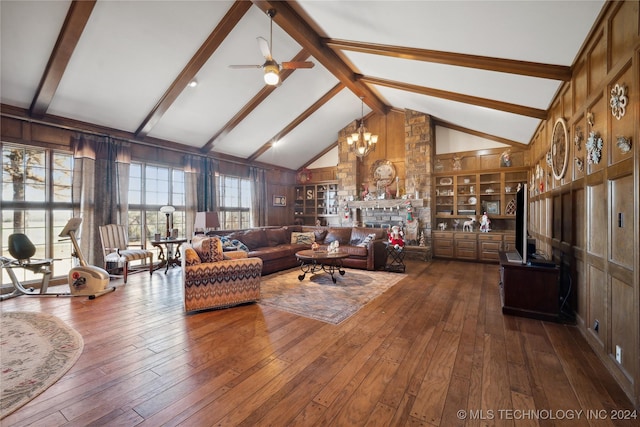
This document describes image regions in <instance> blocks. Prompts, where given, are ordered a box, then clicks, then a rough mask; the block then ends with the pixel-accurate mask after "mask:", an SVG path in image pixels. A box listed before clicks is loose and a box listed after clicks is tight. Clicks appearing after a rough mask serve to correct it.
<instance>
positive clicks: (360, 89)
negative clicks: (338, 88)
mask: <svg viewBox="0 0 640 427" xmlns="http://www.w3.org/2000/svg"><path fill="white" fill-rule="evenodd" d="M252 2H253V4H255V5H256V6H257V7H259V8H260V9H261V10H263V11H264V12H265V13H266V12H267V10H269V9H275V10H276V15H275V16H274V18H273V20H274V22H275V23H276V24H278V26H279V27H280V28H282V29H283V30H284V31H285V32H286V33H287V34H289V36H290V37H291V38H293V39H294V40H295V41H296V42H297V43H298V44H299V45H300V46H302V47H303V48H304V49H306V50H307V51H308V52H309V53H310V54H311V56H313V57H314V58H315V59H316V60H317V61H319V62H320V63H321V64H322V65H323V66H324V67H325V68H326V69H327V70H329V72H330V73H332V74H333V75H334V76H336V78H337V79H338V80H340V82H342V84H344V85H345V86H346V87H347V88H349V90H351V91H352V92H353V93H354V94H356V95H357V96H358V97H364V103H365V104H367V105H368V106H369V107H370V108H371V109H372V110H373V111H375V112H376V113H379V114H383V115H385V114H387V112H388V111H389V106H388V105H386V104H385V103H384V102H383V101H382V100H381V99H380V98H379V97H378V95H377V94H376V93H375V92H373V91H372V90H371V89H370V88H369V87H367V85H365V84H361V83H360V82H358V80H357V78H356V74H355V73H354V72H353V70H352V69H351V68H350V67H349V66H348V65H347V64H345V63H344V61H342V59H340V57H339V56H338V55H337V54H336V53H335V52H334V51H333V50H331V49H330V48H328V47H327V46H325V44H324V43H323V38H322V37H320V35H319V34H318V33H317V32H316V31H315V30H314V29H313V27H312V26H311V24H309V23H308V22H307V21H305V20H304V19H303V18H302V17H301V16H300V14H298V12H297V11H296V10H294V9H293V7H292V6H291V5H290V4H289V2H286V1H265V0H252Z"/></svg>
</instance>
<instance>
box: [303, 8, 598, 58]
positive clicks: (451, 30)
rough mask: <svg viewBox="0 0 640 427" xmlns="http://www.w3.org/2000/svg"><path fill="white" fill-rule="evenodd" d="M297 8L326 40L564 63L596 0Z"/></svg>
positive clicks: (588, 24)
mask: <svg viewBox="0 0 640 427" xmlns="http://www.w3.org/2000/svg"><path fill="white" fill-rule="evenodd" d="M298 3H300V4H301V5H302V7H303V8H304V9H305V11H306V12H307V13H308V14H309V15H310V16H311V17H312V18H313V20H314V21H315V22H316V23H317V24H318V25H319V26H320V27H321V28H322V29H323V30H324V31H325V32H326V34H327V35H328V36H329V37H331V38H334V39H345V40H355V41H364V42H367V43H379V44H388V45H395V46H405V47H417V48H422V49H433V50H440V51H447V52H457V53H466V54H473V55H483V56H491V57H496V58H511V59H519V60H523V61H533V62H541V63H547V64H560V65H571V63H572V61H573V59H574V57H575V54H576V53H577V51H578V49H579V48H580V46H581V45H582V42H583V41H584V39H585V37H586V35H587V34H588V32H589V30H590V29H591V26H592V24H593V22H594V21H595V18H596V17H597V16H598V13H599V12H600V9H602V4H603V3H604V1H601V0H596V1H315V0H302V1H299V2H298ZM559 34H562V37H559V36H558V35H559Z"/></svg>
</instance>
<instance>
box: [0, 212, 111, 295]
mask: <svg viewBox="0 0 640 427" xmlns="http://www.w3.org/2000/svg"><path fill="white" fill-rule="evenodd" d="M81 223H82V218H71V219H70V220H69V221H68V222H67V224H66V225H65V226H64V229H63V230H62V232H61V233H60V234H59V237H62V238H69V239H71V244H72V245H73V252H72V253H71V256H73V257H75V258H77V259H78V261H79V264H80V265H79V266H76V267H73V268H71V269H70V270H69V275H68V280H69V282H68V283H69V289H70V290H71V292H62V293H48V292H47V289H48V287H49V279H50V278H51V272H52V271H51V266H52V265H53V261H55V259H53V258H47V259H41V260H31V257H32V256H33V255H34V254H35V253H36V247H35V246H34V245H33V243H31V240H29V238H28V237H27V236H26V235H25V234H22V233H14V234H12V235H10V236H9V253H10V254H11V256H13V257H14V258H15V259H10V258H6V257H0V264H1V266H2V268H5V269H7V273H8V275H9V278H10V279H11V283H12V284H13V287H14V290H13V292H11V293H10V294H6V295H2V296H0V301H4V300H6V299H9V298H14V297H18V296H21V295H27V296H55V297H61V296H73V297H80V296H86V297H89V299H95V298H97V297H99V296H102V295H104V294H106V293H109V292H113V291H115V290H116V287H115V286H111V287H108V285H109V273H107V272H106V270H104V269H102V268H100V267H96V266H93V265H88V264H87V261H86V260H85V259H84V256H83V255H82V251H81V250H80V246H79V245H78V240H77V238H76V231H78V228H79V227H80V224H81ZM15 268H24V269H27V270H29V271H31V272H33V273H36V274H42V281H41V282H40V290H39V292H37V291H36V290H35V289H34V288H33V287H31V288H25V287H24V286H23V285H22V283H20V281H19V280H18V278H17V277H16V274H15V272H14V271H13V270H14V269H15Z"/></svg>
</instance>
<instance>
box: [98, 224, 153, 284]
mask: <svg viewBox="0 0 640 427" xmlns="http://www.w3.org/2000/svg"><path fill="white" fill-rule="evenodd" d="M98 228H99V230H100V240H101V241H102V254H103V256H104V268H105V270H107V271H108V270H109V269H108V268H107V263H110V262H112V263H118V264H123V265H124V267H123V274H124V283H127V276H128V275H129V263H130V262H131V261H136V260H146V259H147V258H148V259H149V274H153V252H151V251H149V250H147V249H143V248H142V247H132V246H130V245H129V238H128V236H127V227H126V226H124V225H118V224H108V225H101V226H99V227H98Z"/></svg>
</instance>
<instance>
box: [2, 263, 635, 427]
mask: <svg viewBox="0 0 640 427" xmlns="http://www.w3.org/2000/svg"><path fill="white" fill-rule="evenodd" d="M407 264H408V268H407V272H408V276H407V277H406V278H405V279H404V280H402V281H401V282H400V283H399V284H397V285H395V286H394V287H392V288H391V289H390V290H389V291H387V292H386V293H385V294H383V295H382V296H380V297H378V298H377V299H375V300H374V301H372V302H371V303H370V304H368V305H367V306H366V307H364V308H363V309H362V310H361V311H360V312H358V313H357V314H356V315H354V316H352V317H351V318H349V319H348V320H346V321H345V322H343V323H342V324H341V325H338V326H335V325H330V324H325V323H322V322H319V321H316V320H311V319H307V318H304V317H299V316H296V315H293V314H289V313H286V312H282V311H278V310H275V309H272V308H269V307H265V306H261V305H260V304H251V305H245V306H240V307H236V308H231V309H226V310H218V311H208V312H202V313H197V314H191V315H185V314H184V312H183V307H182V291H181V283H180V274H181V271H180V268H174V269H171V270H169V272H168V274H166V275H165V274H164V272H163V271H158V272H155V273H154V274H153V276H151V277H150V276H149V275H148V274H145V273H140V274H135V275H131V276H130V277H129V280H128V283H127V285H123V284H122V283H121V280H120V281H118V282H115V283H116V284H117V285H118V290H117V291H116V292H113V293H111V294H107V295H106V296H103V297H100V298H98V299H95V300H88V299H87V298H83V297H77V298H35V297H25V296H22V297H19V298H14V299H11V300H7V301H4V302H2V303H0V309H1V310H3V311H43V312H47V313H51V314H54V315H56V316H58V317H60V318H62V319H63V320H65V321H66V322H67V323H68V324H69V325H71V326H72V327H74V328H75V329H76V330H78V331H79V332H80V333H81V334H82V336H83V338H84V342H85V347H84V352H83V354H82V356H81V357H80V359H79V360H78V362H77V363H76V364H75V365H74V366H73V367H72V368H71V370H69V372H68V373H67V374H66V375H65V376H64V377H63V378H62V379H61V380H60V381H58V382H57V383H56V384H54V385H53V386H52V387H50V388H49V389H48V390H46V391H45V392H44V393H43V394H41V395H40V396H38V397H36V398H35V399H34V400H33V401H31V402H30V403H28V404H27V405H26V406H24V407H23V408H21V409H19V410H18V411H17V412H15V413H14V414H12V415H10V416H9V417H7V418H5V419H4V420H2V421H0V424H1V425H2V426H26V425H37V426H45V425H46V426H57V425H72V426H87V425H109V426H134V425H144V426H160V425H169V426H174V425H185V426H208V425H216V426H217V425H234V426H235V425H240V426H363V425H370V426H405V425H416V426H417V425H425V426H447V427H448V426H457V425H468V426H486V425H517V426H523V425H527V426H528V425H540V426H554V425H561V426H565V425H566V426H585V425H594V426H595V425H598V426H600V425H619V426H632V425H635V426H637V425H639V424H640V422H638V420H626V421H625V420H614V419H612V418H613V417H614V416H615V415H624V413H622V412H617V411H618V410H632V409H633V407H632V405H631V403H630V402H629V400H628V399H627V397H626V396H625V395H624V393H623V392H622V390H621V389H620V387H619V386H618V385H617V384H616V383H615V381H614V379H613V377H612V376H611V375H610V374H609V373H608V372H607V370H606V369H605V368H604V367H603V365H602V363H601V362H600V360H599V359H598V357H597V356H596V355H595V353H594V352H593V351H591V349H590V348H589V346H588V344H587V343H586V341H585V340H584V339H583V338H582V336H581V334H580V332H579V331H578V330H577V329H576V328H575V327H574V326H570V325H561V324H555V323H546V322H542V321H537V320H531V319H525V318H519V317H511V316H504V315H502V313H501V310H500V298H499V293H498V266H497V265H495V264H476V263H462V262H454V261H433V262H431V263H423V262H419V261H409V262H408V263H407ZM296 274H297V273H296ZM344 280H348V272H347V275H346V276H345V278H344ZM580 411H582V412H580Z"/></svg>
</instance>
